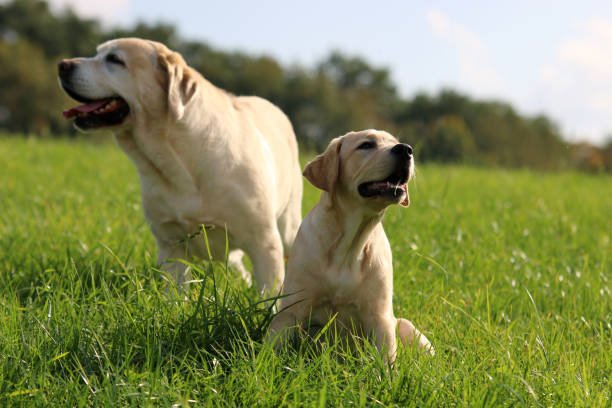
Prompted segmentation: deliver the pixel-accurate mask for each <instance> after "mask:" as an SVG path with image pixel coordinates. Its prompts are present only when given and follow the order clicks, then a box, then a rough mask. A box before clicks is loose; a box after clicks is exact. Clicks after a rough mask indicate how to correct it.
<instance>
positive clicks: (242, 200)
mask: <svg viewBox="0 0 612 408" xmlns="http://www.w3.org/2000/svg"><path fill="white" fill-rule="evenodd" d="M58 69H59V79H60V83H61V86H62V88H63V89H64V91H65V92H66V93H68V95H70V96H71V97H72V98H73V99H76V100H77V101H79V102H82V103H83V105H81V106H78V107H75V108H72V109H69V110H67V111H65V112H64V116H65V117H67V118H74V124H75V126H76V127H77V128H79V129H81V130H93V129H100V128H108V129H110V130H112V131H113V133H114V137H115V140H116V142H117V144H118V145H119V146H120V147H121V149H123V151H124V152H125V153H126V154H127V155H128V156H129V157H130V159H131V160H132V161H133V162H134V164H135V166H136V169H137V170H138V175H139V176H140V183H141V196H142V203H143V211H144V215H145V218H146V219H147V221H148V222H149V223H150V225H151V231H152V232H153V235H155V239H156V242H157V246H158V261H159V263H160V264H162V265H163V267H164V268H165V270H167V271H168V272H170V273H171V274H172V275H173V277H174V280H175V282H176V284H177V285H183V284H185V283H186V282H188V280H189V279H190V274H189V269H188V268H186V267H185V266H184V264H182V263H180V262H165V261H166V260H168V259H172V258H183V259H184V258H187V259H189V258H190V257H191V256H192V255H197V256H201V257H206V249H205V245H204V240H203V239H202V237H197V238H193V239H186V238H187V237H188V236H190V235H193V234H194V233H196V232H198V231H199V229H200V227H201V225H202V224H204V225H205V226H207V227H212V229H210V230H208V231H207V234H208V239H209V243H210V246H211V248H210V249H211V250H212V255H213V257H214V258H215V259H218V260H223V259H224V256H225V244H226V237H225V229H226V227H227V231H228V234H229V248H230V250H231V252H230V256H229V262H230V264H231V265H233V266H235V267H236V268H237V269H238V270H239V271H240V272H241V273H242V275H243V277H244V278H245V279H246V280H250V275H249V274H248V272H247V271H246V269H245V268H244V265H243V263H242V255H243V252H242V250H244V252H246V254H247V255H248V256H249V257H250V259H251V261H252V264H253V274H254V278H255V281H256V283H257V286H258V288H259V289H260V290H261V291H262V292H266V293H273V291H274V290H276V289H277V288H278V287H280V284H281V283H282V280H283V276H284V257H285V256H288V253H289V250H290V248H291V245H292V243H293V240H294V238H295V234H296V232H297V229H298V227H299V223H300V220H301V201H302V180H301V172H300V165H299V162H298V147H297V143H296V139H295V135H294V133H293V128H292V126H291V123H290V122H289V120H288V119H287V117H286V116H285V115H284V114H283V113H282V112H281V111H280V110H279V109H278V108H277V107H276V106H274V105H273V104H271V103H270V102H268V101H266V100H264V99H261V98H258V97H255V96H248V97H242V96H241V97H237V96H234V95H231V94H229V93H228V92H225V91H223V90H221V89H219V88H217V87H215V86H214V85H212V84H211V83H210V82H208V81H207V80H206V79H204V78H203V77H202V76H201V75H200V74H199V73H198V72H196V71H195V70H194V69H192V68H191V67H189V66H188V65H187V64H186V63H185V61H184V60H183V58H182V57H181V55H180V54H178V53H176V52H173V51H171V50H169V49H168V48H167V47H166V46H164V45H163V44H160V43H157V42H154V41H147V40H142V39H137V38H125V39H117V40H112V41H108V42H105V43H104V44H102V45H100V46H98V48H97V55H96V56H95V57H92V58H73V59H67V60H63V61H61V62H60V63H59V65H58Z"/></svg>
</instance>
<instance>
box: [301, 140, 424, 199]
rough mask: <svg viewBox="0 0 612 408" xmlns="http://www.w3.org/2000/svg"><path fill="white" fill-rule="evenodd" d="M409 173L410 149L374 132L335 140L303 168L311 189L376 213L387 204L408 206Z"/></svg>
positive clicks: (410, 170)
mask: <svg viewBox="0 0 612 408" xmlns="http://www.w3.org/2000/svg"><path fill="white" fill-rule="evenodd" d="M413 174H414V161H413V158H412V147H410V146H409V145H407V144H404V143H399V142H398V141H397V139H396V138H394V137H393V136H391V135H390V134H389V133H387V132H384V131H378V130H363V131H360V132H350V133H347V134H346V135H344V136H341V137H338V138H335V139H334V140H332V141H331V143H330V144H329V146H328V147H327V149H326V150H325V152H324V153H322V154H320V155H319V156H317V157H316V158H314V159H313V160H312V161H311V162H310V163H308V165H306V168H305V169H304V176H305V177H306V178H307V179H308V181H310V182H311V183H312V184H313V185H314V186H315V187H318V188H320V189H321V190H324V191H326V192H328V193H330V194H331V195H332V196H334V195H335V194H338V195H341V196H346V197H349V198H350V199H352V200H360V201H362V202H363V203H364V205H365V206H368V207H372V208H374V209H377V210H378V209H381V208H384V207H386V206H388V205H390V204H400V205H402V206H404V207H407V206H408V205H410V199H409V196H408V185H407V183H408V180H409V179H410V178H411V177H412V176H413Z"/></svg>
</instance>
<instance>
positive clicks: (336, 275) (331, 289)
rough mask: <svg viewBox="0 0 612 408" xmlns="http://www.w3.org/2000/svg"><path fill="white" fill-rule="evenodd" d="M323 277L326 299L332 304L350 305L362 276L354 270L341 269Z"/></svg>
mask: <svg viewBox="0 0 612 408" xmlns="http://www.w3.org/2000/svg"><path fill="white" fill-rule="evenodd" d="M328 272H330V273H327V274H326V275H325V280H324V282H325V286H326V292H327V297H328V299H329V302H330V303H332V304H337V305H340V304H346V303H352V301H353V300H354V293H355V292H356V291H358V289H359V288H360V286H361V284H362V280H363V279H362V274H361V272H360V271H359V270H357V269H355V268H349V267H343V268H339V269H337V270H335V271H334V270H332V271H328Z"/></svg>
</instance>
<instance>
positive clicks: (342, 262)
mask: <svg viewBox="0 0 612 408" xmlns="http://www.w3.org/2000/svg"><path fill="white" fill-rule="evenodd" d="M364 142H370V143H371V142H374V143H375V147H374V148H369V149H360V148H359V147H360V145H362V144H363V143H364ZM396 144H398V141H397V140H396V139H395V138H394V137H393V136H391V135H390V134H388V133H386V132H382V131H376V130H365V131H361V132H351V133H348V134H346V135H344V136H342V137H339V138H336V139H334V140H333V141H332V142H331V143H330V145H329V147H328V148H327V150H326V151H325V152H324V153H323V154H321V155H320V156H318V157H317V158H315V159H314V160H313V161H312V162H311V163H309V164H308V165H307V166H306V168H305V170H304V175H305V176H306V178H307V179H308V180H309V181H310V182H311V183H312V184H313V185H315V186H316V187H319V188H321V189H322V190H323V192H322V194H321V200H320V201H319V203H318V204H317V205H316V206H315V207H314V208H313V209H312V210H311V211H310V212H309V213H308V215H307V216H306V218H305V219H304V221H303V222H302V224H301V226H300V229H299V231H298V234H297V237H296V240H295V244H294V246H293V250H292V255H291V257H290V258H289V262H288V264H287V273H286V276H285V281H284V284H283V293H284V294H285V295H287V296H286V297H283V298H282V299H281V300H280V305H279V310H280V311H281V312H280V313H279V314H278V315H277V316H276V317H275V318H274V320H273V321H272V323H271V326H270V335H269V338H268V339H269V341H277V342H278V343H277V344H280V343H281V342H283V341H284V340H285V339H286V338H287V337H291V336H293V335H295V334H296V333H297V330H298V329H299V328H302V329H307V327H306V326H307V325H309V324H310V325H311V326H324V325H325V324H326V323H327V322H328V321H329V319H330V318H331V317H332V316H334V315H335V314H336V313H337V315H336V318H335V321H336V327H337V328H339V329H340V330H341V331H344V332H345V333H347V334H348V333H351V334H361V333H363V334H366V335H372V336H373V337H374V340H375V344H376V346H377V348H378V350H379V351H380V352H383V351H384V352H386V353H387V357H388V359H389V360H390V361H391V362H393V361H394V359H395V355H396V349H397V341H396V330H397V332H398V333H399V336H400V339H401V340H402V341H403V342H413V341H416V342H418V346H419V347H422V348H423V349H425V350H427V351H428V352H429V353H431V354H434V349H433V347H432V346H431V344H430V342H429V340H427V338H426V337H425V336H424V335H423V334H422V333H421V332H419V330H417V329H416V328H415V327H414V325H413V324H412V323H411V322H409V321H407V320H405V319H401V318H400V319H398V318H396V317H395V316H394V314H393V305H392V297H393V267H392V262H391V248H390V246H389V241H388V240H387V237H386V235H385V232H384V230H383V226H382V223H381V221H382V218H383V215H384V213H385V209H386V208H387V206H388V205H390V204H394V203H395V204H402V205H403V206H408V204H409V200H408V195H407V194H408V190H407V185H404V187H405V188H406V189H405V194H402V195H401V196H398V197H394V198H383V197H370V198H364V197H362V196H361V195H360V194H359V193H358V187H359V185H360V184H362V183H365V182H369V181H377V180H384V179H385V178H387V177H388V176H389V175H390V174H391V173H392V172H393V171H394V168H395V166H396V165H397V161H398V159H397V155H394V154H393V153H392V152H391V149H392V148H393V147H394V146H395V145H396ZM409 163H410V167H409V169H410V170H409V175H410V176H412V174H413V169H414V166H413V164H412V163H413V162H412V158H411V156H410V159H409ZM353 329H356V331H357V333H355V331H354V330H353Z"/></svg>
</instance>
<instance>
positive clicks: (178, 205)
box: [142, 187, 212, 239]
mask: <svg viewBox="0 0 612 408" xmlns="http://www.w3.org/2000/svg"><path fill="white" fill-rule="evenodd" d="M142 203H143V212H144V215H145V218H146V219H147V221H149V223H151V226H152V227H153V229H154V230H157V231H158V232H160V233H161V234H162V235H163V236H165V237H167V238H178V239H181V238H184V237H185V236H186V235H188V234H191V233H193V232H194V231H197V230H198V229H199V228H200V225H201V224H203V223H207V222H208V223H212V218H211V217H208V218H207V217H204V216H203V214H204V213H205V211H204V205H203V200H202V198H201V197H200V196H199V195H198V194H193V193H181V192H177V191H165V189H163V188H159V187H157V188H151V189H149V190H146V191H145V190H143V191H142Z"/></svg>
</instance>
